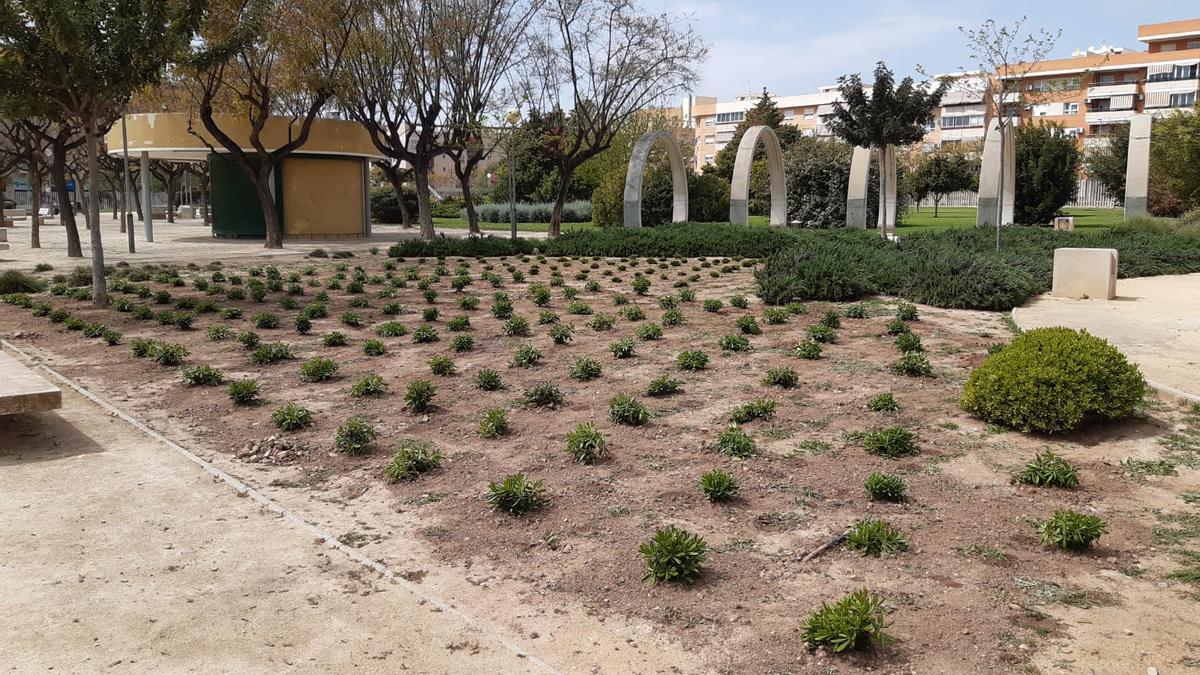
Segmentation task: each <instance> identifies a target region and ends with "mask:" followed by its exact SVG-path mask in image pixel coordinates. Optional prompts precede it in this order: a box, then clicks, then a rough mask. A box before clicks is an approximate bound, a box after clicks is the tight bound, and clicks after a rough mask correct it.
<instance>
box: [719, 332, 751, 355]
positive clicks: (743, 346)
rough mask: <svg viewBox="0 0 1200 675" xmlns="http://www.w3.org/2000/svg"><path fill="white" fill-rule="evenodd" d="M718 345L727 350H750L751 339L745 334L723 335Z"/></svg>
mask: <svg viewBox="0 0 1200 675" xmlns="http://www.w3.org/2000/svg"><path fill="white" fill-rule="evenodd" d="M717 345H718V346H719V347H720V348H721V349H722V350H724V351H727V352H748V351H750V340H749V339H747V338H746V336H745V335H723V336H721V339H720V340H718V341H717Z"/></svg>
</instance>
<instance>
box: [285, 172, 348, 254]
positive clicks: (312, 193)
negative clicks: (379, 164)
mask: <svg viewBox="0 0 1200 675" xmlns="http://www.w3.org/2000/svg"><path fill="white" fill-rule="evenodd" d="M282 172H283V176H282V179H283V180H282V184H283V235H284V236H285V237H315V238H324V237H331V238H337V237H361V236H364V235H365V234H366V213H365V212H364V209H365V205H364V203H363V199H364V197H363V194H364V193H363V190H364V186H363V165H362V161H361V160H353V159H326V158H317V157H289V158H286V159H284V160H283V166H282Z"/></svg>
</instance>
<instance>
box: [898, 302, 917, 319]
mask: <svg viewBox="0 0 1200 675" xmlns="http://www.w3.org/2000/svg"><path fill="white" fill-rule="evenodd" d="M896 318H897V319H900V320H901V321H916V320H918V319H919V318H920V313H919V312H917V306H916V305H913V304H910V303H907V302H902V303H900V304H899V305H896Z"/></svg>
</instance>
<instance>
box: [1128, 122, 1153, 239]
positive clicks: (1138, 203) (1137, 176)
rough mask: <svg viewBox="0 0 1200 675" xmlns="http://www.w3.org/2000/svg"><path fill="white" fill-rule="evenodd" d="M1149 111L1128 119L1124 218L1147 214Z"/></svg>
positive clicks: (1148, 190)
mask: <svg viewBox="0 0 1200 675" xmlns="http://www.w3.org/2000/svg"><path fill="white" fill-rule="evenodd" d="M1153 123H1154V116H1153V114H1151V113H1137V114H1136V115H1134V116H1133V118H1132V119H1130V120H1129V157H1128V159H1127V160H1126V161H1127V164H1126V166H1125V220H1129V219H1130V218H1134V217H1136V216H1144V215H1147V214H1148V213H1149V212H1150V211H1149V208H1148V206H1149V205H1148V200H1147V197H1148V196H1149V194H1150V127H1151V126H1152V125H1153Z"/></svg>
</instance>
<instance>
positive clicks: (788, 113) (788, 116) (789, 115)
mask: <svg viewBox="0 0 1200 675" xmlns="http://www.w3.org/2000/svg"><path fill="white" fill-rule="evenodd" d="M783 119H785V120H794V119H796V111H795V110H784V111H783Z"/></svg>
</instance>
